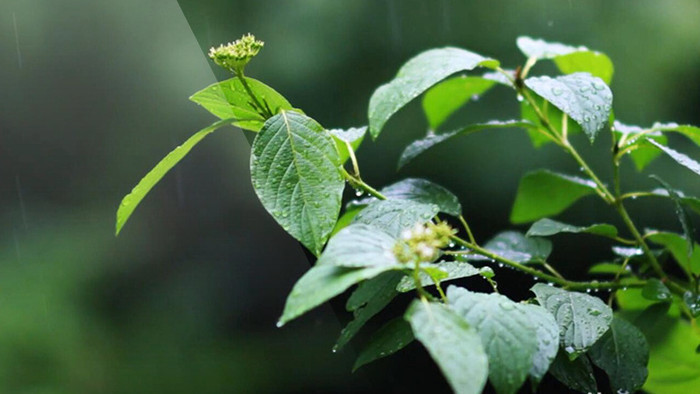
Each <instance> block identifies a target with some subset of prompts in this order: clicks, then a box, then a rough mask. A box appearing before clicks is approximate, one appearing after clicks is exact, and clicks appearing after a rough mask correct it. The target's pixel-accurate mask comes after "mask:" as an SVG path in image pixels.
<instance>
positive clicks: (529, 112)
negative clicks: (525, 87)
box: [520, 94, 583, 148]
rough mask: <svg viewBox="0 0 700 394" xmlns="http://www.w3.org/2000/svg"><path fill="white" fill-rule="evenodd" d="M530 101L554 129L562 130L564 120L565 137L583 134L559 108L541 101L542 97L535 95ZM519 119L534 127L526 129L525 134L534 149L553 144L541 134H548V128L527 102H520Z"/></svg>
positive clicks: (576, 124) (579, 127)
mask: <svg viewBox="0 0 700 394" xmlns="http://www.w3.org/2000/svg"><path fill="white" fill-rule="evenodd" d="M532 99H533V100H534V101H535V104H536V105H537V107H538V108H539V109H540V111H542V113H543V114H544V116H545V118H546V119H547V120H548V122H549V123H550V124H551V125H554V126H555V127H556V128H558V129H561V128H563V124H564V119H566V128H567V135H569V136H572V135H577V134H580V133H582V132H583V130H582V129H581V126H579V124H578V123H576V122H575V121H574V120H572V119H571V118H570V117H568V116H565V115H564V113H563V112H562V111H561V110H559V108H557V107H555V106H553V105H552V104H550V103H549V101H547V100H545V99H543V98H542V97H540V96H538V95H536V94H534V95H532ZM520 117H521V118H523V119H525V120H527V121H529V122H532V124H534V125H536V126H535V127H531V128H528V129H527V134H528V135H529V136H530V141H531V142H532V146H534V147H535V148H539V147H541V146H544V145H545V144H548V143H550V142H554V141H553V140H552V138H550V137H547V136H546V135H544V134H543V133H542V131H544V132H547V133H548V132H549V131H548V128H547V126H546V125H545V124H543V123H542V121H541V120H540V117H539V116H538V115H537V112H536V111H535V109H534V108H533V107H532V106H531V105H530V103H529V102H528V100H523V101H521V102H520ZM538 129H539V130H538Z"/></svg>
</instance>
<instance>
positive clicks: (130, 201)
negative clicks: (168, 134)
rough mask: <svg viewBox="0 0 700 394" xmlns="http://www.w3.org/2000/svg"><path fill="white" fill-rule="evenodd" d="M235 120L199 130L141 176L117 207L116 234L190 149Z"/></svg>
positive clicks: (223, 121) (228, 120)
mask: <svg viewBox="0 0 700 394" xmlns="http://www.w3.org/2000/svg"><path fill="white" fill-rule="evenodd" d="M233 121H234V119H224V120H220V121H218V122H216V123H214V124H212V125H211V126H208V127H205V128H204V129H202V130H200V131H198V132H197V133H195V134H194V135H193V136H192V137H190V138H188V139H187V141H185V142H184V143H183V144H182V145H180V146H178V147H177V148H175V149H174V150H173V151H171V152H170V153H168V154H167V156H165V157H164V158H163V159H162V160H161V161H160V162H159V163H158V164H156V166H155V167H153V169H152V170H151V171H149V172H148V174H146V176H144V177H143V178H141V180H140V181H139V183H138V184H137V185H136V186H134V188H133V189H132V190H131V192H130V193H129V194H127V195H126V196H124V198H123V199H122V202H121V204H120V205H119V209H117V224H116V234H117V235H119V232H120V231H121V230H122V227H124V224H126V221H127V220H129V217H130V216H131V214H132V213H134V210H135V209H136V207H137V206H138V205H139V203H140V202H141V200H143V198H144V197H146V194H148V192H149V191H151V189H153V186H155V185H156V183H158V181H160V180H161V179H162V178H163V176H165V174H167V173H168V171H170V169H171V168H173V167H175V165H176V164H177V163H179V162H180V160H182V158H184V157H185V156H186V155H187V154H188V153H189V152H190V150H191V149H192V148H194V146H195V145H197V144H198V143H199V141H201V140H202V139H204V137H206V136H208V135H209V134H211V133H213V132H214V131H215V130H216V129H218V128H220V127H223V126H226V125H229V124H231V123H232V122H233Z"/></svg>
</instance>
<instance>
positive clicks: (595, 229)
mask: <svg viewBox="0 0 700 394" xmlns="http://www.w3.org/2000/svg"><path fill="white" fill-rule="evenodd" d="M559 233H589V234H595V235H602V236H604V237H611V238H614V237H617V229H616V228H615V226H613V225H610V224H592V225H590V226H585V227H582V226H573V225H571V224H566V223H562V222H557V221H555V220H552V219H540V220H538V221H537V222H535V223H534V224H533V225H532V226H531V227H530V229H529V230H527V234H526V235H527V236H528V237H533V236H537V237H548V236H550V235H555V234H559Z"/></svg>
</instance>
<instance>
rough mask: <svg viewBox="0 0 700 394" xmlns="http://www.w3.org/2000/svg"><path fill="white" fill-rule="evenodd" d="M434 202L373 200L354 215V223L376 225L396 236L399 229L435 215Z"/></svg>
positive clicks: (399, 231)
mask: <svg viewBox="0 0 700 394" xmlns="http://www.w3.org/2000/svg"><path fill="white" fill-rule="evenodd" d="M438 211H439V208H438V206H437V205H435V204H421V203H418V202H414V201H409V200H384V201H374V202H372V203H370V204H369V205H368V206H367V208H365V209H363V210H362V212H360V213H358V214H357V216H355V220H354V223H364V224H369V225H372V226H374V227H377V228H379V229H381V230H383V231H385V232H386V233H388V234H390V235H392V236H394V237H398V236H399V235H400V234H401V231H403V230H405V229H407V228H409V227H412V226H414V225H415V224H416V223H420V224H423V223H426V222H428V221H430V219H432V218H433V217H434V216H435V215H437V213H438Z"/></svg>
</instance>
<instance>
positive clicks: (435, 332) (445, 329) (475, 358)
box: [406, 301, 489, 394]
mask: <svg viewBox="0 0 700 394" xmlns="http://www.w3.org/2000/svg"><path fill="white" fill-rule="evenodd" d="M406 320H408V322H409V323H410V324H411V328H412V329H413V335H414V336H415V337H416V339H417V340H418V341H420V342H421V343H422V344H423V346H425V348H426V349H427V350H428V353H430V355H431V356H432V358H433V360H435V362H436V363H437V365H438V366H439V367H440V370H441V371H442V373H443V375H445V378H446V379H447V382H448V383H449V384H450V386H451V387H452V390H454V391H455V393H457V394H479V393H481V390H482V389H483V388H484V385H485V384H486V378H487V376H488V368H489V367H488V362H489V361H488V359H487V357H486V352H485V351H484V347H483V346H482V342H481V339H480V337H479V334H477V332H476V331H475V330H474V329H473V328H472V327H470V326H469V324H468V323H467V322H466V321H465V320H464V319H463V318H462V317H460V316H459V315H457V314H456V313H455V312H453V311H452V310H450V309H449V308H448V307H446V306H444V305H442V304H438V303H427V302H426V303H423V302H420V301H414V302H413V303H412V304H411V306H410V307H409V308H408V311H407V312H406Z"/></svg>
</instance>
